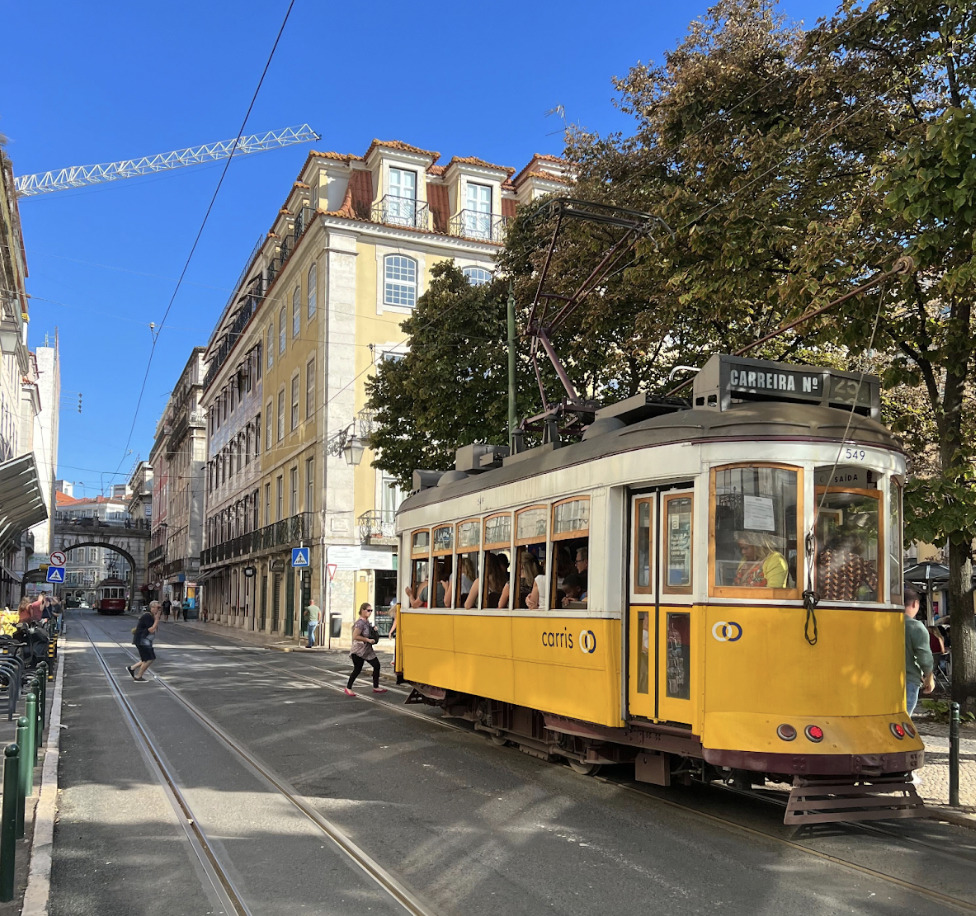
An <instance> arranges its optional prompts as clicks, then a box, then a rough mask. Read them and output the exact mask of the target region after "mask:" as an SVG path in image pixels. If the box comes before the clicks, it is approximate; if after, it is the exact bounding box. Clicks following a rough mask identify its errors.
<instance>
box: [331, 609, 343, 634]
mask: <svg viewBox="0 0 976 916" xmlns="http://www.w3.org/2000/svg"><path fill="white" fill-rule="evenodd" d="M329 636H331V637H332V639H337V638H338V637H340V636H342V614H329Z"/></svg>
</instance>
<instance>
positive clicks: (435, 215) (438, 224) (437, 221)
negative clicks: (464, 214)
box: [427, 182, 451, 235]
mask: <svg viewBox="0 0 976 916" xmlns="http://www.w3.org/2000/svg"><path fill="white" fill-rule="evenodd" d="M427 206H428V207H429V208H430V215H431V222H432V223H433V226H432V227H431V228H433V230H434V232H440V233H443V234H445V235H446V234H447V227H448V224H449V223H450V220H451V212H450V211H451V205H450V199H449V197H448V189H447V185H443V184H431V183H430V182H428V183H427Z"/></svg>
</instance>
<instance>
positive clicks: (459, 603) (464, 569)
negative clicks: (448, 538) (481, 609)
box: [452, 519, 481, 607]
mask: <svg viewBox="0 0 976 916" xmlns="http://www.w3.org/2000/svg"><path fill="white" fill-rule="evenodd" d="M480 546H481V521H480V520H478V519H474V520H473V521H469V522H461V523H460V524H458V526H457V575H455V576H454V579H453V586H454V587H453V589H452V592H453V593H454V607H474V606H475V604H476V603H477V600H478V596H477V592H475V593H474V595H472V590H473V589H474V585H475V583H476V582H477V581H478V577H479V573H478V568H479V567H478V559H479V557H478V554H479V551H478V548H479V547H480ZM469 598H471V599H472V600H471V601H470V602H469V600H468V599H469Z"/></svg>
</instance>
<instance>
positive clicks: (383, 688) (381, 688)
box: [373, 687, 386, 693]
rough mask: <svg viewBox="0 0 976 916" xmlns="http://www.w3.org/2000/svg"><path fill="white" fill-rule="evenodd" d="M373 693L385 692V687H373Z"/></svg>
mask: <svg viewBox="0 0 976 916" xmlns="http://www.w3.org/2000/svg"><path fill="white" fill-rule="evenodd" d="M373 693H386V688H385V687H374V688H373Z"/></svg>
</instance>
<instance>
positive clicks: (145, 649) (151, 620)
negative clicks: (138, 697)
mask: <svg viewBox="0 0 976 916" xmlns="http://www.w3.org/2000/svg"><path fill="white" fill-rule="evenodd" d="M162 611H163V608H162V605H161V604H160V603H159V602H158V601H150V602H149V610H148V611H143V613H142V615H141V616H140V617H139V622H138V623H137V624H136V628H135V630H133V636H132V642H133V644H134V645H135V647H136V648H137V649H138V650H139V663H138V664H137V665H126V668H125V670H126V671H128V672H129V674H131V675H132V680H134V681H144V680H145V679H146V678H145V674H146V671H147V670H148V669H149V666H150V665H151V664H152V663H153V662H154V661H155V660H156V651H155V650H154V649H153V637H155V635H156V630H157V629H158V628H159V615H160V614H161V613H162Z"/></svg>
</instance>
